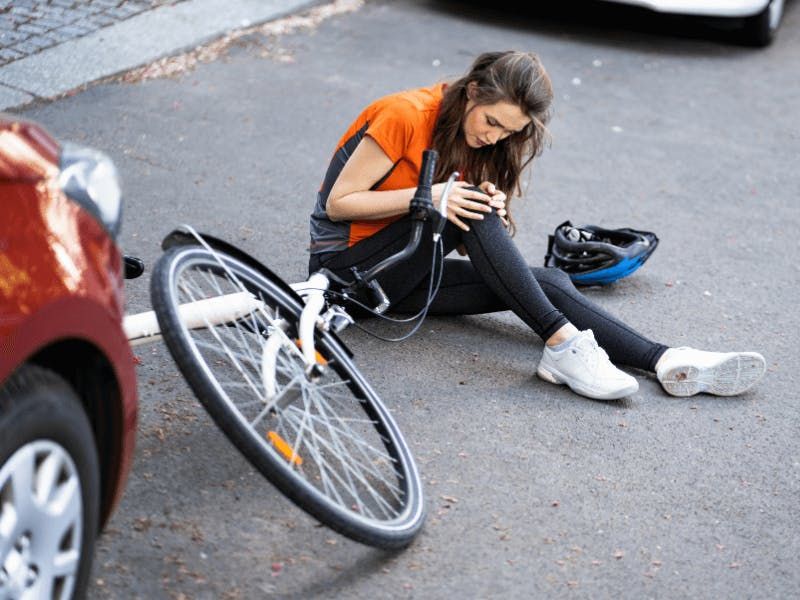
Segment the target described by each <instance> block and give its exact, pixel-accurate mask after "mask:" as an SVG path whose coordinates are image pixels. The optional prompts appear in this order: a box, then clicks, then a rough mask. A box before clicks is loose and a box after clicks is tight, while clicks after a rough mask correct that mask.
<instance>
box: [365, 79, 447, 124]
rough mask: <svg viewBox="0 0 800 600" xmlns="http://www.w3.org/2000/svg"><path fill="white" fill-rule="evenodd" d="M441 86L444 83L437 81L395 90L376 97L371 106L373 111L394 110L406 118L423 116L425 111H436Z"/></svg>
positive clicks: (439, 102)
mask: <svg viewBox="0 0 800 600" xmlns="http://www.w3.org/2000/svg"><path fill="white" fill-rule="evenodd" d="M443 87H444V84H441V83H439V84H436V85H433V86H430V87H423V88H415V89H410V90H404V91H402V92H395V93H394V94H389V95H388V96H383V97H382V98H378V100H376V101H375V102H373V103H372V105H371V108H372V109H373V110H375V111H392V112H396V113H398V114H399V115H402V116H403V117H404V118H406V119H408V120H416V119H417V118H425V116H426V114H427V113H436V112H438V110H439V105H440V104H441V102H442V93H443Z"/></svg>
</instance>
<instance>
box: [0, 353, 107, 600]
mask: <svg viewBox="0 0 800 600" xmlns="http://www.w3.org/2000/svg"><path fill="white" fill-rule="evenodd" d="M42 441H44V442H45V443H54V444H52V445H53V447H56V448H59V449H60V450H59V452H60V451H64V452H65V453H66V454H67V455H68V456H69V458H70V459H71V460H72V463H73V464H74V467H75V470H76V472H77V476H78V478H79V480H80V496H81V501H82V508H83V510H82V527H81V529H82V535H81V541H80V559H79V563H78V568H77V571H76V576H75V579H74V588H73V597H74V598H83V597H84V596H85V595H86V589H87V586H88V582H89V575H90V570H91V566H92V559H93V557H94V546H95V540H96V538H97V529H98V520H99V501H100V469H99V463H98V456H97V449H96V445H95V441H94V435H93V433H92V429H91V426H90V424H89V420H88V418H87V416H86V412H85V411H84V409H83V406H82V405H81V403H80V401H79V399H78V397H77V396H76V394H75V392H74V391H73V390H72V388H71V387H70V386H69V385H68V384H67V383H66V382H65V381H64V380H63V379H62V378H61V377H59V376H58V375H56V374H55V373H53V372H52V371H49V370H47V369H43V368H40V367H35V366H24V367H22V368H21V369H19V370H18V371H17V372H16V373H15V374H14V375H12V376H11V377H10V378H9V379H8V380H7V381H6V382H5V384H4V385H3V387H2V389H0V472H2V470H3V467H4V466H5V465H6V464H7V462H9V459H11V458H12V457H13V456H14V455H15V453H17V451H18V450H20V449H22V448H24V447H27V446H30V445H32V444H37V443H42ZM2 485H3V482H2V481H0V486H2ZM1 491H2V490H0V492H1ZM6 500H8V499H7V498H0V501H6ZM0 515H2V508H1V507H0ZM0 542H2V540H0ZM34 543H35V542H32V543H31V548H34V547H35V546H34ZM0 548H2V545H0ZM4 558H5V557H4V556H0V569H3V568H4V565H3V560H4ZM2 591H3V590H2V587H0V596H3V594H2ZM22 597H23V598H25V597H29V596H26V595H24V594H23V596H22ZM30 597H33V596H30Z"/></svg>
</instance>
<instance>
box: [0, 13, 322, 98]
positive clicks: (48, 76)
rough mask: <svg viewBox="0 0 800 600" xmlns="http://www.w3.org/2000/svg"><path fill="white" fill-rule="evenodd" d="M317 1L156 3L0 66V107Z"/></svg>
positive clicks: (47, 95) (132, 65)
mask: <svg viewBox="0 0 800 600" xmlns="http://www.w3.org/2000/svg"><path fill="white" fill-rule="evenodd" d="M318 4H322V0H189V1H188V2H181V3H179V4H175V5H171V6H161V7H158V8H155V9H153V10H150V11H147V12H145V13H141V14H139V15H136V16H134V17H131V18H129V19H126V20H124V21H120V22H118V23H115V24H114V25H111V26H109V27H104V28H103V29H99V30H97V31H94V32H92V33H90V34H88V35H86V36H84V37H81V38H79V39H75V40H70V41H68V42H64V43H63V44H59V45H58V46H55V47H53V48H50V49H48V50H45V51H43V52H39V53H37V54H34V55H31V56H28V57H26V58H22V59H20V60H17V61H14V62H12V63H10V64H8V65H6V66H4V67H2V68H0V110H8V109H12V108H21V107H23V106H24V105H26V104H29V103H31V102H34V101H36V100H50V99H53V98H56V97H58V96H60V95H62V94H65V93H67V92H69V91H71V90H74V89H76V88H78V87H80V86H82V85H85V84H87V83H91V82H93V81H97V80H98V79H103V78H105V77H109V76H111V75H115V74H117V73H120V72H123V71H128V70H130V69H133V68H135V67H139V66H142V65H145V64H148V63H150V62H153V61H155V60H158V59H159V58H163V57H164V56H167V55H170V54H175V53H178V52H181V51H183V50H186V49H189V48H192V47H195V46H198V45H202V44H204V43H206V42H208V41H210V40H213V39H216V38H218V37H220V36H221V35H223V34H225V33H227V32H229V31H231V30H233V29H239V28H242V27H251V26H254V25H259V24H261V23H264V22H267V21H271V20H274V19H278V18H281V17H284V16H287V15H289V14H291V13H295V12H299V11H302V10H304V9H307V8H311V7H312V6H315V5H318Z"/></svg>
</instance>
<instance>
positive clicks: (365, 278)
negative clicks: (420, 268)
mask: <svg viewBox="0 0 800 600" xmlns="http://www.w3.org/2000/svg"><path fill="white" fill-rule="evenodd" d="M438 158H439V154H438V153H437V152H436V150H425V151H424V152H423V153H422V164H421V166H420V170H419V179H418V181H417V189H416V190H415V191H414V196H413V197H412V198H411V202H410V204H409V212H410V215H411V220H412V225H411V234H410V235H409V240H408V243H407V244H406V246H405V247H404V248H403V249H402V250H400V251H399V252H396V253H395V254H392V255H391V256H389V257H387V258H385V259H383V260H382V261H381V262H379V263H378V264H376V265H375V266H373V267H372V268H371V269H369V270H368V271H367V272H366V273H363V274H362V273H360V272H359V271H358V268H356V267H352V268H351V269H350V270H351V272H352V273H353V281H352V282H347V281H345V280H343V279H342V278H341V277H338V276H337V275H335V274H334V273H333V272H331V271H329V270H328V269H322V271H323V272H324V273H325V274H326V275H327V276H328V277H329V278H330V279H331V280H332V281H335V282H337V283H338V284H340V285H342V286H343V287H344V288H345V290H346V291H348V292H355V291H357V290H359V289H366V290H367V291H368V292H369V293H370V294H371V295H372V298H373V300H374V301H375V302H376V305H377V308H376V310H377V312H379V313H382V312H383V311H385V310H386V309H387V308H388V307H389V298H388V297H387V296H386V294H385V293H384V291H383V290H382V289H381V286H380V285H379V284H378V282H377V281H376V279H375V278H376V277H377V275H378V274H379V273H381V272H382V271H384V270H386V269H388V268H389V267H392V266H394V265H396V264H397V263H399V262H401V261H403V260H405V259H407V258H408V257H410V256H411V255H412V254H414V252H416V250H417V248H418V247H419V243H420V240H421V239H422V226H423V223H424V222H425V221H428V220H430V218H431V217H432V216H434V215H435V217H436V219H437V220H438V222H437V223H436V224H435V226H434V236H433V240H434V242H437V241H438V240H439V237H440V235H441V232H442V229H443V228H444V225H445V223H446V221H447V196H448V194H449V192H450V189H451V188H452V186H453V182H454V181H455V180H456V178H457V177H458V173H457V172H456V173H453V174H452V175H451V176H450V178H449V179H448V181H447V184H446V185H445V189H444V191H443V193H442V197H441V205H440V207H439V209H438V210H437V209H436V207H434V205H433V193H432V190H431V187H432V186H433V177H434V173H435V171H436V162H437V160H438Z"/></svg>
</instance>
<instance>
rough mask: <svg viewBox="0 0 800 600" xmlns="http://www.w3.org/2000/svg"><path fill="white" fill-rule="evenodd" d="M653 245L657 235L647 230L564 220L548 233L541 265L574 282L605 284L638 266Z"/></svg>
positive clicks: (655, 243)
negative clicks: (607, 226) (545, 250)
mask: <svg viewBox="0 0 800 600" xmlns="http://www.w3.org/2000/svg"><path fill="white" fill-rule="evenodd" d="M656 246H658V237H656V234H654V233H652V232H650V231H637V230H635V229H630V228H627V227H626V228H624V229H602V228H600V227H597V226H595V225H584V226H583V227H574V226H573V225H572V223H570V222H569V221H564V222H563V223H562V224H561V225H559V226H558V227H556V230H555V233H554V234H553V235H551V236H549V241H548V244H547V255H545V257H544V266H545V267H557V268H559V269H561V270H562V271H565V272H566V273H567V274H568V275H569V276H570V279H572V281H573V283H575V284H576V285H605V284H608V283H612V282H614V281H616V280H617V279H622V278H623V277H627V276H628V275H630V274H631V273H633V272H634V271H635V270H636V269H638V268H639V267H641V266H642V265H643V264H644V261H646V260H647V259H648V258H650V255H651V254H652V253H653V250H655V249H656Z"/></svg>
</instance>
